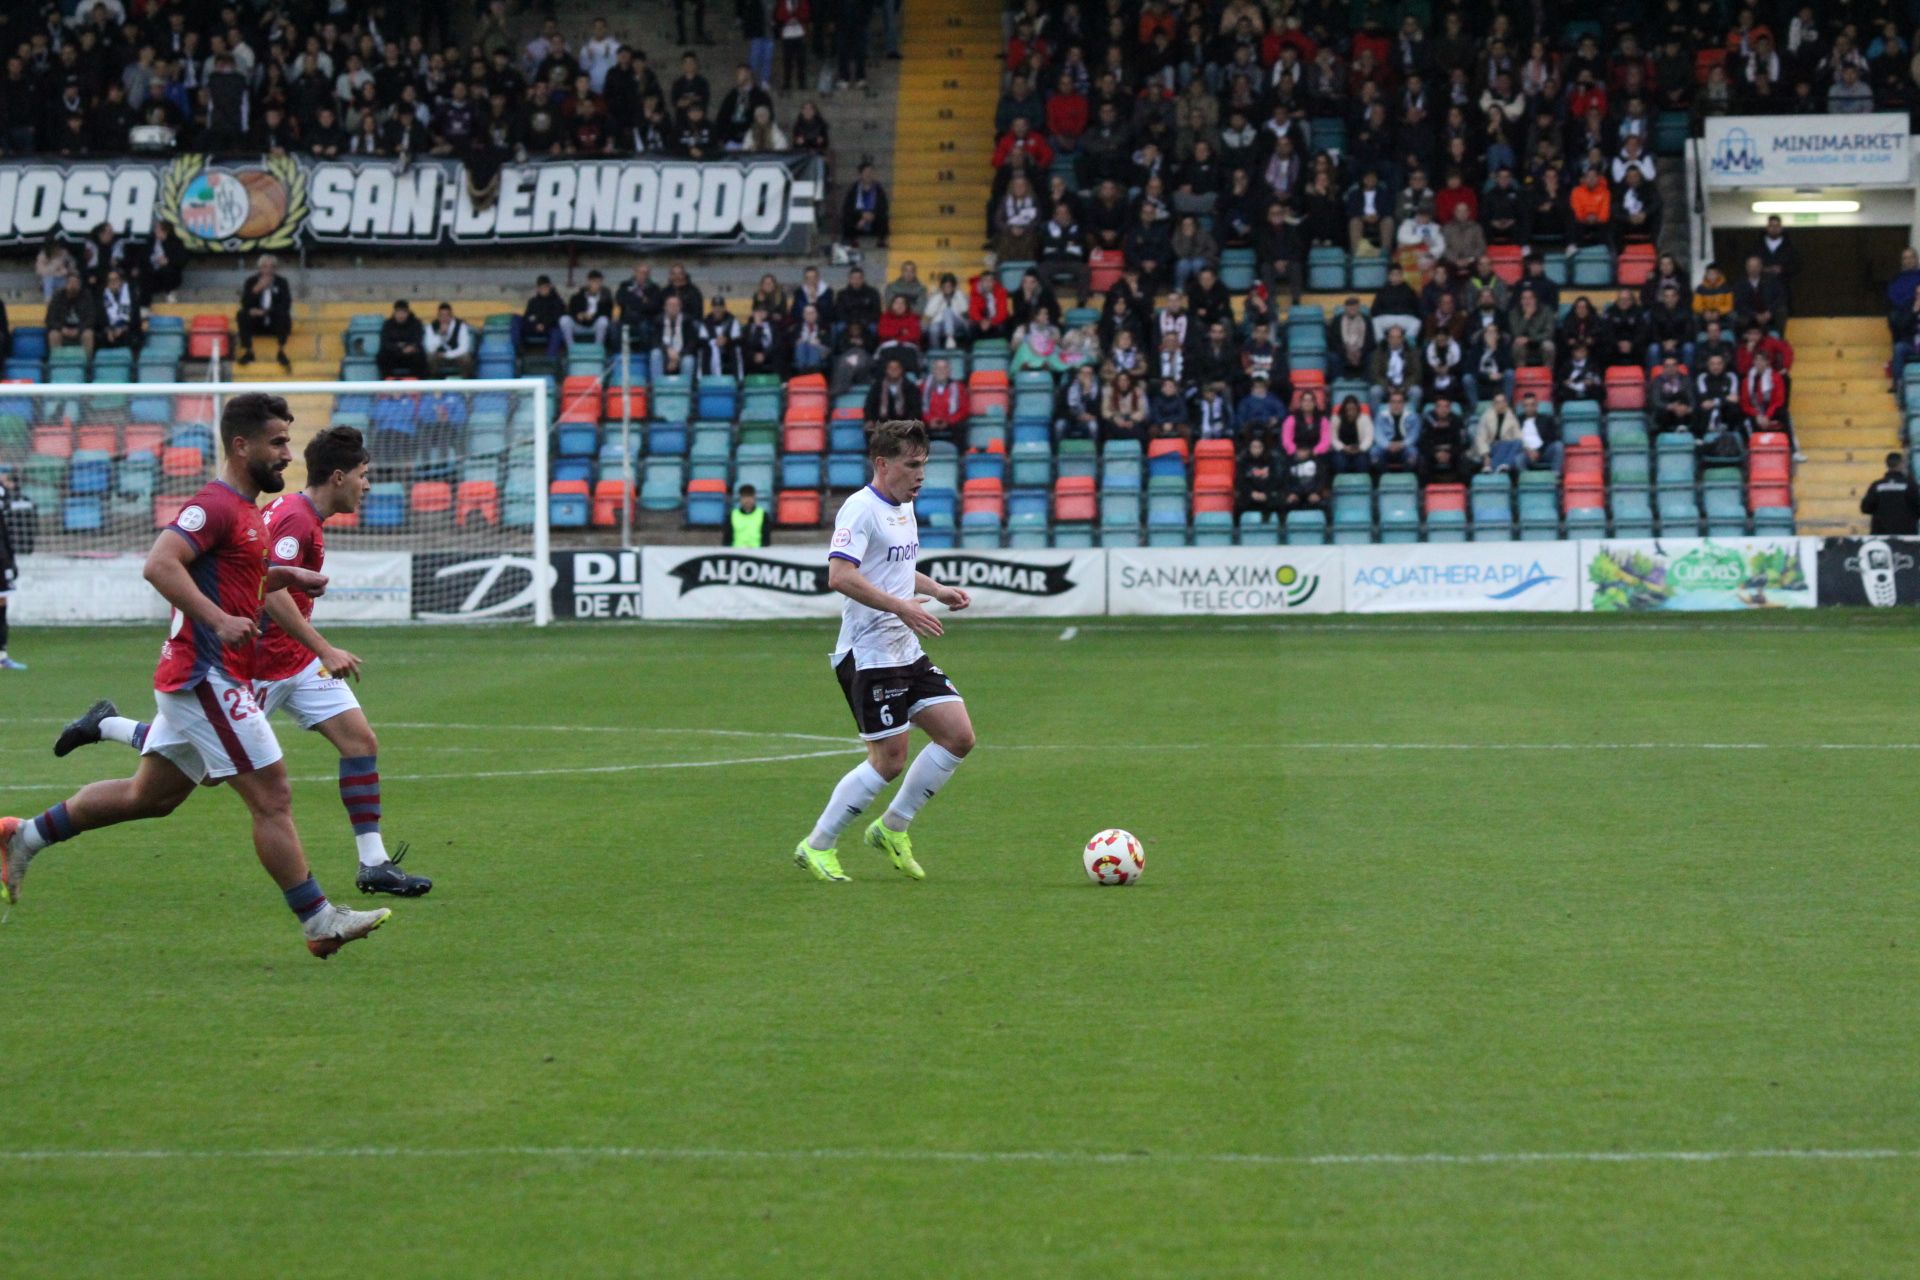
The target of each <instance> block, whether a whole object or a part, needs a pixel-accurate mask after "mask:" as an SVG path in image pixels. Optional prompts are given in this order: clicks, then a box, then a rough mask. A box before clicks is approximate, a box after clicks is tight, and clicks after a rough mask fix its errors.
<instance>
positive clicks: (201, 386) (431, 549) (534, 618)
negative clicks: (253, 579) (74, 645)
mask: <svg viewBox="0 0 1920 1280" xmlns="http://www.w3.org/2000/svg"><path fill="white" fill-rule="evenodd" d="M248 392H266V393H269V394H272V395H279V396H284V397H285V398H286V400H287V403H288V406H289V408H290V410H291V411H292V413H293V418H294V425H293V453H294V463H293V465H292V466H291V467H289V468H288V470H287V473H286V475H287V485H286V489H285V490H284V492H286V493H297V492H299V491H300V490H301V489H302V488H304V487H305V484H306V468H305V464H304V462H303V461H302V459H301V453H302V450H303V449H304V448H305V446H306V442H307V441H308V440H309V439H311V438H312V437H313V435H314V434H315V433H316V432H318V431H320V430H322V429H324V428H327V427H331V426H341V425H348V426H354V427H358V428H359V429H360V430H361V431H362V432H363V434H365V436H366V438H367V447H368V450H369V452H370V453H371V455H372V465H371V468H370V472H371V476H372V479H373V482H374V487H373V489H372V491H371V492H370V493H369V495H368V497H367V500H366V502H365V504H364V505H363V507H362V509H361V511H360V512H359V513H358V514H357V515H356V516H354V517H347V518H341V517H335V518H334V519H332V520H329V521H328V522H327V526H326V539H327V563H328V572H329V574H330V575H333V576H334V578H335V582H334V584H333V588H337V589H338V590H337V593H336V591H335V590H334V589H333V588H330V590H329V595H328V596H327V597H325V598H323V599H322V600H321V602H320V610H319V611H318V613H317V616H318V617H319V618H320V619H321V620H322V621H326V620H327V619H328V618H329V617H331V618H333V619H335V620H345V621H356V620H357V621H404V620H412V621H422V622H508V621H511V622H531V623H533V624H534V625H536V626H545V625H546V624H547V623H549V622H550V621H552V617H553V610H552V594H551V590H550V586H551V582H552V569H551V567H550V566H551V556H550V554H549V552H550V529H551V514H550V511H549V488H550V474H549V472H550V468H549V464H548V453H549V444H548V440H549V434H550V431H551V424H552V421H553V417H554V414H553V410H552V397H553V383H552V382H550V381H549V380H547V379H545V378H499V379H467V380H462V379H448V380H432V381H429V380H421V381H393V382H301V381H292V380H289V381H284V382H283V381H258V382H162V383H138V382H133V383H101V382H70V383H31V384H30V383H5V384H0V482H4V484H5V486H6V488H7V490H8V492H9V494H10V496H11V501H10V503H9V510H7V511H6V512H4V513H3V514H4V518H5V519H6V520H7V521H8V526H9V529H10V530H11V532H12V533H13V535H14V539H13V540H14V551H15V555H16V558H17V560H18V562H19V569H20V573H19V583H18V587H17V590H16V593H15V597H14V600H13V602H12V616H13V620H14V621H15V622H16V623H18V624H32V623H49V622H53V623H60V622H64V623H75V624H86V623H105V622H136V621H148V620H154V619H158V618H164V617H165V616H166V606H165V605H164V603H163V602H161V601H160V600H159V598H158V597H157V596H155V595H154V593H153V592H152V590H151V589H150V588H148V587H147V585H146V583H145V582H144V581H143V580H142V579H141V577H140V564H141V561H142V559H143V558H144V556H145V554H146V552H147V549H148V548H149V547H151V546H152V544H153V540H154V537H155V534H156V532H157V531H158V530H159V529H161V528H164V527H165V526H166V524H167V523H168V522H169V521H170V520H171V519H172V517H173V514H174V513H175V512H177V511H178V510H179V507H180V506H181V505H182V504H183V503H184V502H185V500H186V499H187V498H188V497H189V496H191V495H192V494H193V493H194V492H195V491H197V490H198V489H199V488H200V487H201V486H202V485H204V484H206V483H207V481H209V480H211V479H212V478H214V477H215V476H216V475H217V474H218V473H219V462H220V448H219V440H218V433H217V424H218V422H219V418H220V409H221V406H222V405H223V404H224V403H225V402H226V400H227V399H228V398H230V397H232V396H235V395H239V394H243V393H248ZM611 474H618V472H617V471H615V472H612V473H611ZM268 501H270V499H269V498H268V497H267V496H266V495H263V496H262V506H265V505H266V503H267V502H268Z"/></svg>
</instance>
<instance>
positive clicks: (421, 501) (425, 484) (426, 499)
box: [408, 480, 453, 517]
mask: <svg viewBox="0 0 1920 1280" xmlns="http://www.w3.org/2000/svg"><path fill="white" fill-rule="evenodd" d="M408 501H409V503H410V504H411V505H412V507H413V514H414V515H415V517H420V516H444V515H450V514H452V512H453V486H452V485H450V484H448V483H447V482H446V481H445V480H416V481H414V483H413V489H412V491H411V492H410V493H409V494H408Z"/></svg>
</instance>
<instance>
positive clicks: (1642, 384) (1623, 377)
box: [1606, 364, 1647, 409]
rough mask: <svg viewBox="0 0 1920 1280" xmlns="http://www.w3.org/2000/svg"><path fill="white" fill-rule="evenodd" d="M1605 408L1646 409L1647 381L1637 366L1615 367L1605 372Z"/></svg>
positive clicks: (1622, 365)
mask: <svg viewBox="0 0 1920 1280" xmlns="http://www.w3.org/2000/svg"><path fill="white" fill-rule="evenodd" d="M1606 386H1607V408H1609V409H1644V408H1646V407H1647V379H1646V375H1645V374H1644V373H1642V372H1641V370H1640V366H1638V365H1624V364H1621V365H1615V366H1614V367H1613V368H1611V369H1609V370H1607V380H1606Z"/></svg>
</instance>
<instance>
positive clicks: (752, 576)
mask: <svg viewBox="0 0 1920 1280" xmlns="http://www.w3.org/2000/svg"><path fill="white" fill-rule="evenodd" d="M672 572H673V576H674V577H676V578H678V579H679V580H680V594H681V595H683V596H684V595H687V594H688V593H689V592H693V591H698V590H700V588H702V587H759V588H761V589H762V590H766V591H778V592H782V593H783V594H786V595H790V596H822V595H825V594H827V571H826V569H825V568H823V567H820V566H816V565H804V564H787V563H785V562H783V561H779V560H761V559H758V558H756V557H754V556H740V555H728V554H724V553H720V554H715V555H708V556H696V557H694V558H693V559H691V560H686V561H682V562H681V563H680V564H678V565H675V566H674V568H673V570H672Z"/></svg>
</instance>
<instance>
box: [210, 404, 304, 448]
mask: <svg viewBox="0 0 1920 1280" xmlns="http://www.w3.org/2000/svg"><path fill="white" fill-rule="evenodd" d="M270 422H284V423H287V424H288V425H292V423H293V410H291V409H289V408H287V401H286V398H285V397H284V396H275V395H269V394H267V393H266V392H264V391H244V392H242V393H241V394H239V395H237V396H234V397H233V398H232V399H230V400H228V401H227V402H226V404H224V405H222V406H221V409H220V443H221V447H222V448H223V449H224V450H225V451H226V452H228V453H232V452H233V441H234V438H235V437H236V436H245V437H246V438H247V439H249V440H255V439H258V438H259V437H260V436H261V435H262V434H263V433H264V432H265V431H266V429H267V424H268V423H270Z"/></svg>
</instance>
